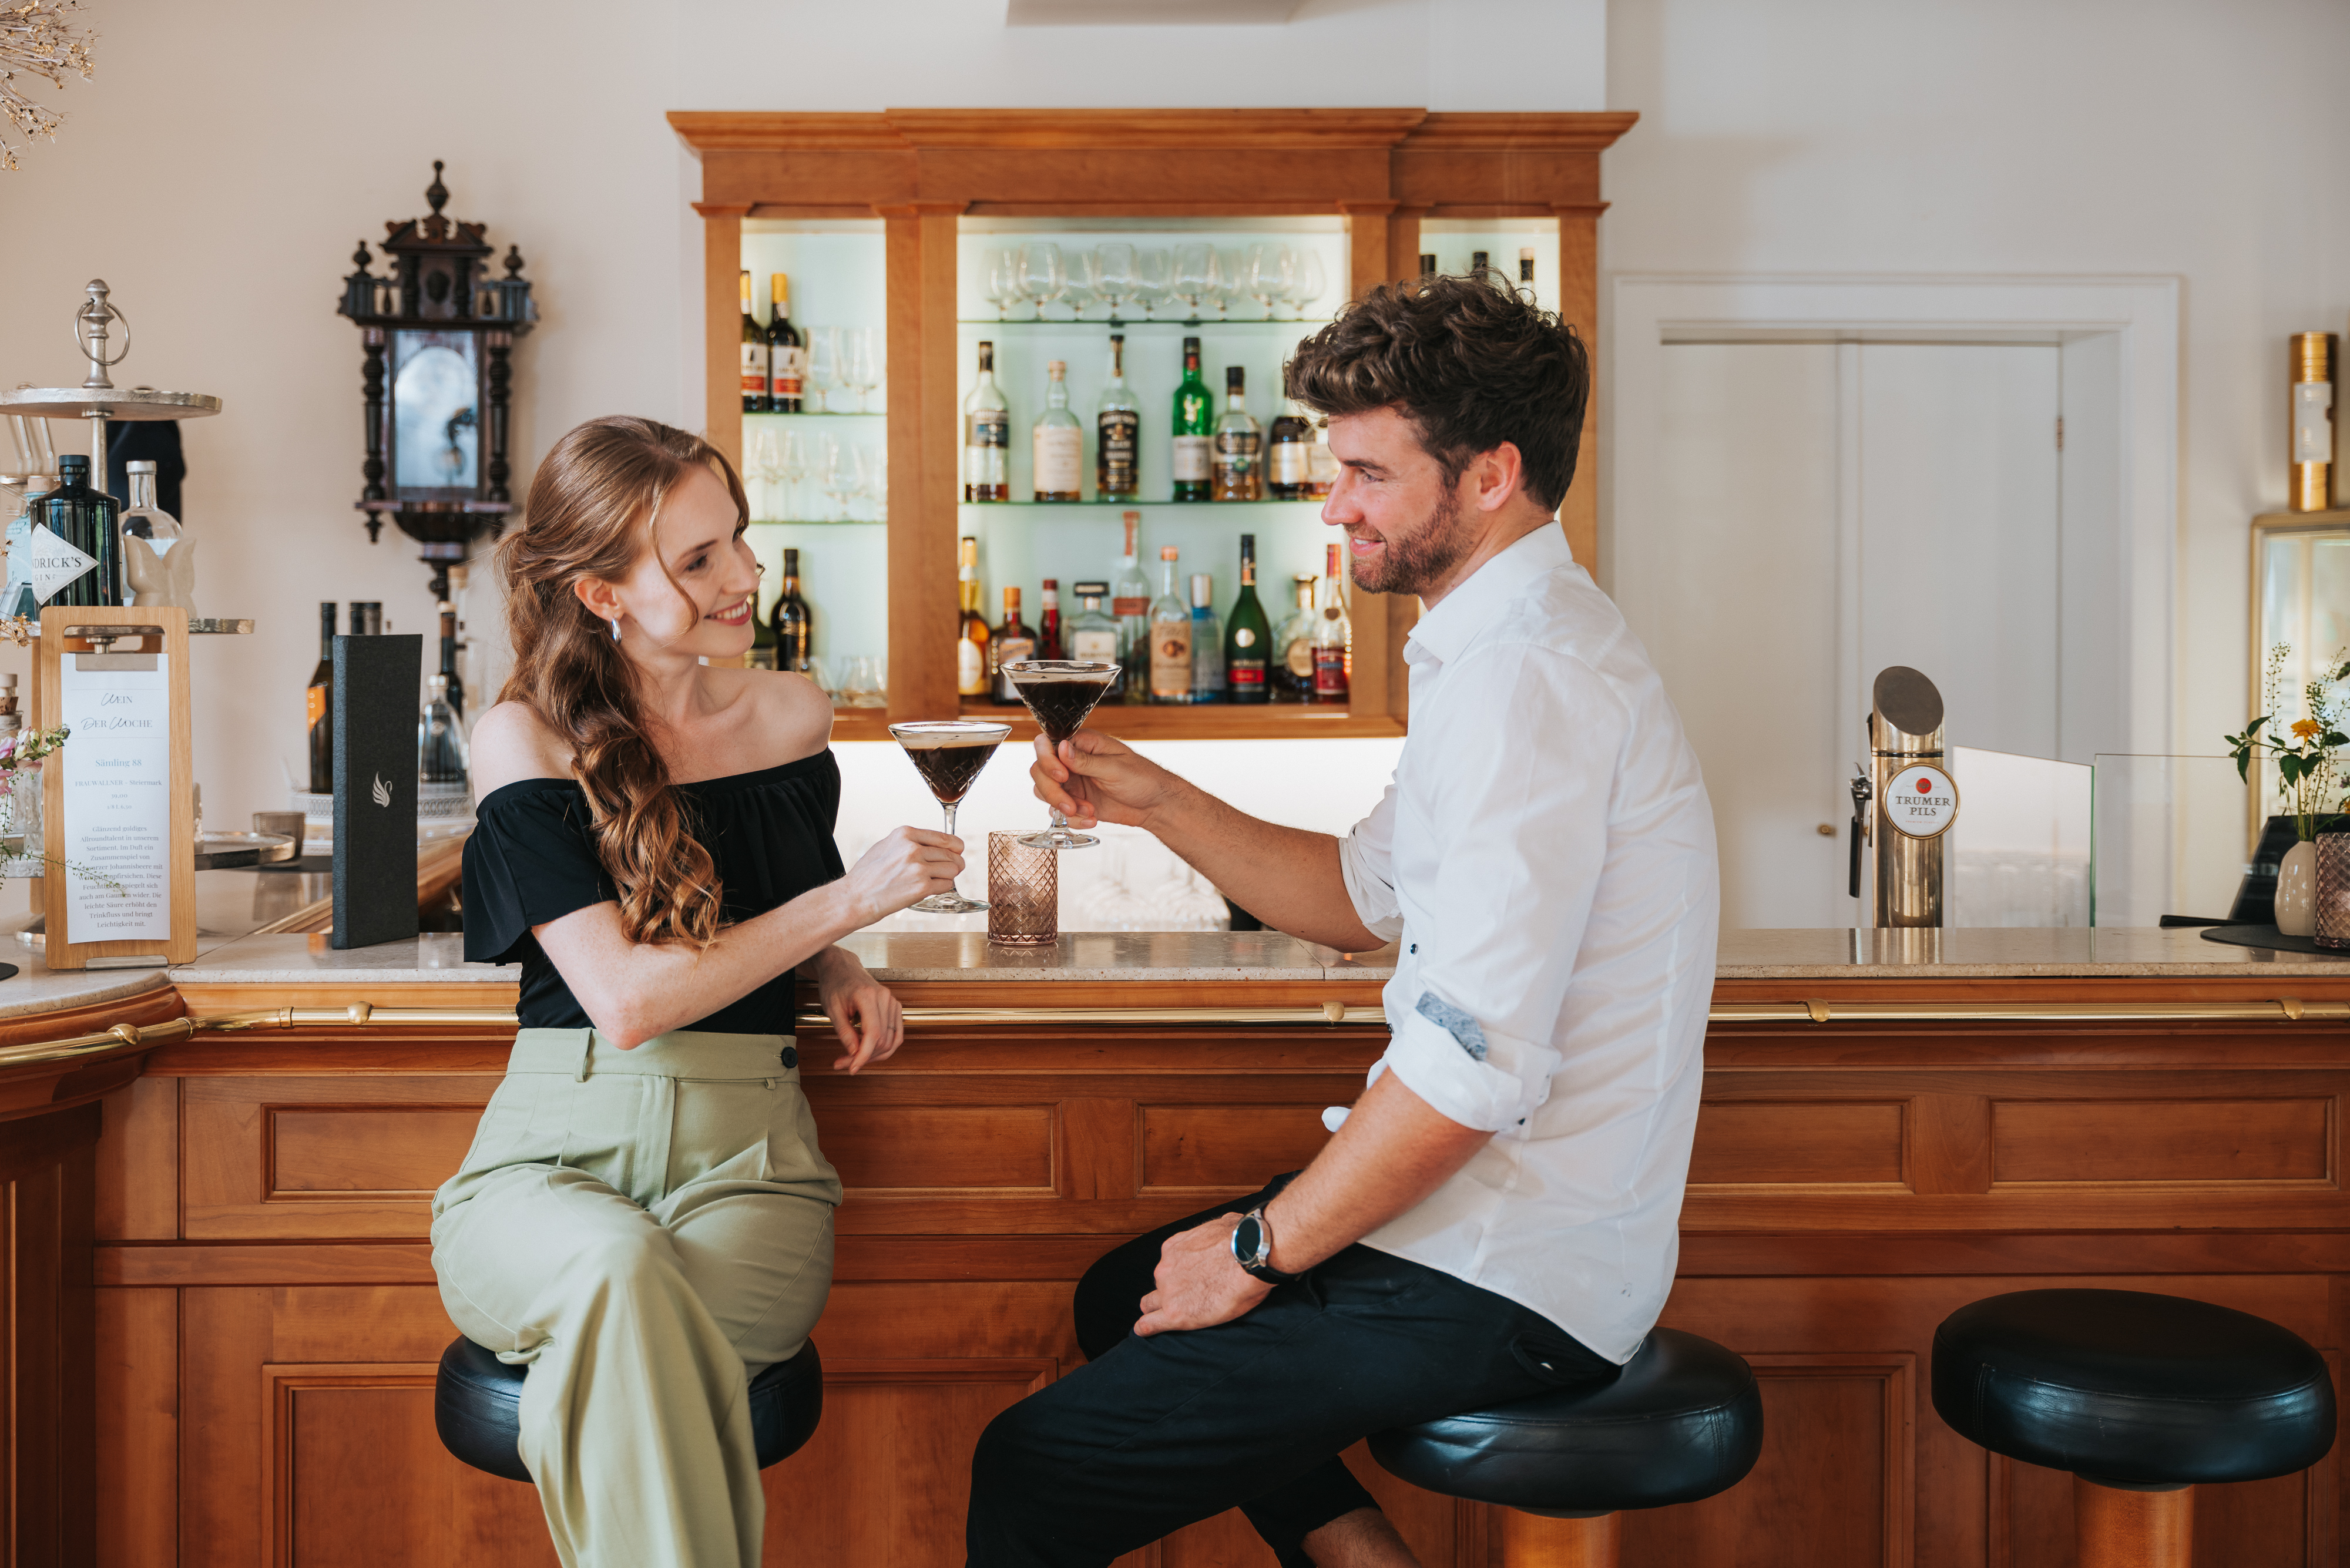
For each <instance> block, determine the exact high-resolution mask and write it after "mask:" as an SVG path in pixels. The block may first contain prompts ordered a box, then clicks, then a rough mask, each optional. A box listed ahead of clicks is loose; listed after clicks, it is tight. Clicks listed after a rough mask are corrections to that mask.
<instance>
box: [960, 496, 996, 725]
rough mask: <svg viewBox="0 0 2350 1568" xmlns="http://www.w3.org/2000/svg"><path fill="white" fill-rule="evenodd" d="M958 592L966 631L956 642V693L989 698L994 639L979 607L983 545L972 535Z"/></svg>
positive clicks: (965, 540) (965, 541)
mask: <svg viewBox="0 0 2350 1568" xmlns="http://www.w3.org/2000/svg"><path fill="white" fill-rule="evenodd" d="M959 577H960V580H959V581H958V582H957V583H956V584H955V588H956V591H957V592H958V593H959V594H960V595H961V596H962V633H961V635H960V636H959V637H958V638H957V639H956V640H955V693H956V695H958V696H962V697H984V696H986V695H987V670H988V665H987V643H988V639H990V638H991V637H993V635H994V633H993V632H992V631H990V630H989V629H988V626H987V615H986V613H985V612H984V611H983V610H982V609H981V608H980V607H979V594H980V588H979V541H978V540H976V539H974V538H972V537H971V536H970V535H964V536H963V541H962V569H961V571H960V573H959Z"/></svg>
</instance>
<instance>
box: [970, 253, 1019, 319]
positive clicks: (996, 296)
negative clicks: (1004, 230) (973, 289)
mask: <svg viewBox="0 0 2350 1568" xmlns="http://www.w3.org/2000/svg"><path fill="white" fill-rule="evenodd" d="M980 263H981V270H982V272H983V273H984V274H985V276H986V282H985V284H984V285H983V289H984V292H985V295H986V297H987V302H988V303H989V304H990V305H993V306H995V319H997V320H998V321H1009V320H1011V319H1012V314H1011V311H1012V306H1015V305H1017V304H1019V303H1020V301H1021V300H1022V298H1023V297H1024V296H1023V295H1022V294H1021V292H1020V260H1019V258H1018V257H1017V256H1015V255H1014V254H1013V253H1012V252H1010V251H1008V250H988V251H984V252H982V253H981V255H980Z"/></svg>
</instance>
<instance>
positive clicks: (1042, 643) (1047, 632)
mask: <svg viewBox="0 0 2350 1568" xmlns="http://www.w3.org/2000/svg"><path fill="white" fill-rule="evenodd" d="M1036 657H1037V658H1039V659H1066V658H1067V657H1068V655H1067V654H1066V653H1063V652H1062V651H1061V579H1060V578H1058V577H1046V578H1045V585H1044V587H1043V589H1042V590H1041V591H1040V592H1039V593H1038V594H1037V596H1036Z"/></svg>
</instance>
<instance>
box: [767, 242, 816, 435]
mask: <svg viewBox="0 0 2350 1568" xmlns="http://www.w3.org/2000/svg"><path fill="white" fill-rule="evenodd" d="M767 292H768V296H769V298H770V301H771V311H772V314H771V315H770V317H769V319H768V322H767V375H768V380H769V385H770V386H771V387H772V388H773V389H774V391H773V395H772V396H771V397H770V399H769V400H768V404H767V406H768V407H769V408H771V409H773V410H775V412H776V413H779V414H795V413H798V412H799V411H800V408H801V403H800V387H801V382H802V380H803V379H805V378H806V375H807V348H806V344H805V342H804V341H803V339H802V338H801V337H800V329H799V328H798V327H794V326H793V325H792V290H791V279H790V278H789V277H788V276H787V275H785V274H783V273H776V274H775V275H774V276H772V277H770V278H769V279H768V280H767Z"/></svg>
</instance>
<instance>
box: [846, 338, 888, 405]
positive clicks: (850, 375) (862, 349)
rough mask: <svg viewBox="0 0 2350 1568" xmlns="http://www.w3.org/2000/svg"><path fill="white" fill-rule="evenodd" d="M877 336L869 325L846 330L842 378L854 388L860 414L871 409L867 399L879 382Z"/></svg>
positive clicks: (879, 369) (879, 363) (879, 350)
mask: <svg viewBox="0 0 2350 1568" xmlns="http://www.w3.org/2000/svg"><path fill="white" fill-rule="evenodd" d="M879 337H880V334H879V333H877V332H875V331H874V330H873V328H871V327H851V328H849V330H848V337H847V344H846V345H845V348H846V358H845V361H844V363H845V365H846V371H845V377H844V379H846V380H847V383H848V385H849V386H850V387H851V388H853V389H855V390H856V393H857V411H858V413H860V414H869V413H871V412H872V411H873V410H872V409H871V408H870V407H869V406H868V401H869V400H870V399H871V398H872V396H873V389H874V388H876V387H878V386H879V385H880V384H881V348H880V345H879Z"/></svg>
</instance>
